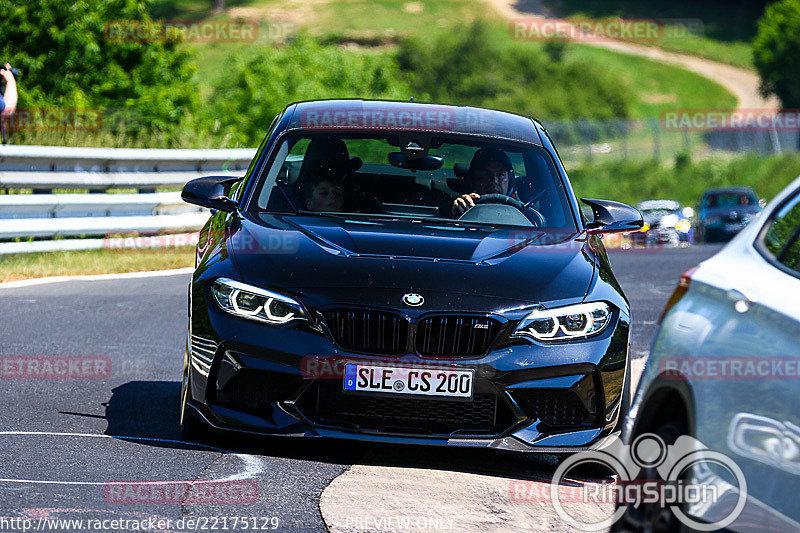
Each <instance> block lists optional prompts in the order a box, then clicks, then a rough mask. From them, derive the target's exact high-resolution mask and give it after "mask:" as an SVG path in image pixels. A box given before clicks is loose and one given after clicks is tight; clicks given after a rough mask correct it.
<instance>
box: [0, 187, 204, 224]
mask: <svg viewBox="0 0 800 533" xmlns="http://www.w3.org/2000/svg"><path fill="white" fill-rule="evenodd" d="M200 210H201V208H199V207H196V206H193V205H189V204H187V203H186V202H184V201H183V200H181V195H180V193H179V192H158V193H151V194H3V195H0V219H8V218H12V219H17V218H24V219H31V218H61V217H108V216H134V215H139V216H141V215H172V214H179V213H189V212H198V211H200Z"/></svg>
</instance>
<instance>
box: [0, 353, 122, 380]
mask: <svg viewBox="0 0 800 533" xmlns="http://www.w3.org/2000/svg"><path fill="white" fill-rule="evenodd" d="M0 363H1V364H2V377H3V379H103V378H107V377H109V376H110V375H111V359H109V358H108V357H96V356H78V355H52V356H50V355H24V356H13V355H4V356H3V357H2V358H0Z"/></svg>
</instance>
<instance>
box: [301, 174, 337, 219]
mask: <svg viewBox="0 0 800 533" xmlns="http://www.w3.org/2000/svg"><path fill="white" fill-rule="evenodd" d="M303 197H304V200H305V203H306V209H308V210H309V211H318V212H320V211H328V212H335V213H339V212H341V211H342V209H343V208H344V184H343V183H342V181H341V179H336V178H335V177H332V176H330V175H325V174H321V175H317V176H316V177H311V178H310V179H308V180H307V181H306V183H305V184H304V191H303Z"/></svg>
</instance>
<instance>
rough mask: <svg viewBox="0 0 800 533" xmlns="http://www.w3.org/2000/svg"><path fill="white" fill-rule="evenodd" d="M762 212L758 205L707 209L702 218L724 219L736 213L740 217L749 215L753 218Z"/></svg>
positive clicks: (704, 210)
mask: <svg viewBox="0 0 800 533" xmlns="http://www.w3.org/2000/svg"><path fill="white" fill-rule="evenodd" d="M760 211H761V208H760V207H759V206H757V205H739V206H736V207H706V208H704V209H703V212H702V215H701V216H702V218H708V217H723V218H727V217H728V216H729V215H730V214H731V213H736V214H737V215H739V216H742V215H748V216H750V217H752V215H755V214H757V213H759V212H760Z"/></svg>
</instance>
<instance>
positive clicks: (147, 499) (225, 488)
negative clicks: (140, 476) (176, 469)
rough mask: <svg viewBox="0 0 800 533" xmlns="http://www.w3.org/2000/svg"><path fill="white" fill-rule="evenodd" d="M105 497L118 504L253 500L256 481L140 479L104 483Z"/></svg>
mask: <svg viewBox="0 0 800 533" xmlns="http://www.w3.org/2000/svg"><path fill="white" fill-rule="evenodd" d="M103 497H104V498H105V500H106V502H108V503H116V504H130V503H133V504H239V505H241V504H251V503H255V502H256V501H257V500H258V485H257V484H256V483H255V482H254V481H194V482H188V481H136V482H122V481H121V482H110V483H106V484H105V485H103Z"/></svg>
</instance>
